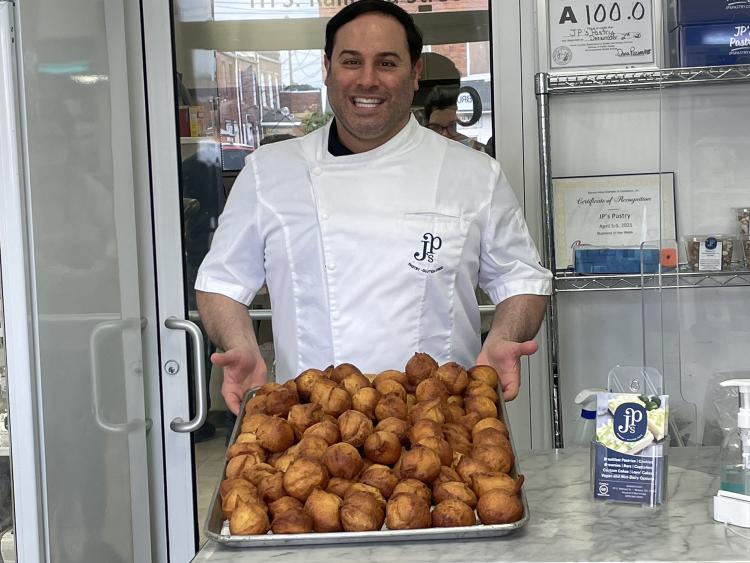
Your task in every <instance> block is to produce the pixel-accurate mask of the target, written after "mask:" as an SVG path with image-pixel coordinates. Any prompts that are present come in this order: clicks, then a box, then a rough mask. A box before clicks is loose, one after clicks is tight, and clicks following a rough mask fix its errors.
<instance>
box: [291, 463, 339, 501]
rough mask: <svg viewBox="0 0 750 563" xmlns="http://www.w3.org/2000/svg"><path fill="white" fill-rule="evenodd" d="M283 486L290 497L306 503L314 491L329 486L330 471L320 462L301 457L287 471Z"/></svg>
mask: <svg viewBox="0 0 750 563" xmlns="http://www.w3.org/2000/svg"><path fill="white" fill-rule="evenodd" d="M283 484H284V489H285V490H286V492H287V493H288V494H289V496H292V497H294V498H296V499H298V500H301V501H303V502H304V501H306V500H307V497H309V496H310V493H312V492H313V490H315V489H325V488H326V487H327V486H328V470H327V469H326V468H325V466H323V464H322V463H320V462H318V461H315V460H312V459H307V458H305V457H301V458H299V459H297V460H296V461H295V462H294V463H292V465H290V466H289V469H287V470H286V473H284V480H283Z"/></svg>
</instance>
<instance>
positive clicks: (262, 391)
mask: <svg viewBox="0 0 750 563" xmlns="http://www.w3.org/2000/svg"><path fill="white" fill-rule="evenodd" d="M278 389H281V384H280V383H275V382H273V381H269V382H268V383H264V384H263V385H261V386H260V387H259V388H258V390H257V391H256V392H255V396H256V397H262V396H263V395H270V394H271V393H273V392H274V391H277V390H278Z"/></svg>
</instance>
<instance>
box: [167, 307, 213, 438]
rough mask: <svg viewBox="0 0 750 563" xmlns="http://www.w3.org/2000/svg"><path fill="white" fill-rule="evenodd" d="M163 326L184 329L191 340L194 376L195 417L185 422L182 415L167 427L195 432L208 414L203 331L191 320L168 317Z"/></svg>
mask: <svg viewBox="0 0 750 563" xmlns="http://www.w3.org/2000/svg"><path fill="white" fill-rule="evenodd" d="M164 326H166V327H167V328H171V329H173V330H184V331H185V332H187V333H188V334H189V335H190V338H191V339H192V341H193V374H194V376H195V384H194V388H195V389H194V391H195V417H194V418H193V419H192V420H188V421H187V422H185V421H184V420H183V419H182V417H179V416H178V417H177V418H175V419H174V420H173V421H172V422H170V423H169V427H170V428H171V429H172V430H174V431H175V432H195V431H196V430H198V428H200V427H201V426H203V423H204V422H205V421H206V415H207V414H208V394H207V392H206V367H205V365H204V364H203V333H202V332H201V329H200V328H198V325H196V324H195V323H193V322H190V321H186V320H185V319H179V318H177V317H169V318H168V319H167V320H165V321H164Z"/></svg>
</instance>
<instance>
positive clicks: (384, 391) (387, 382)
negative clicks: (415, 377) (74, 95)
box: [375, 379, 406, 402]
mask: <svg viewBox="0 0 750 563" xmlns="http://www.w3.org/2000/svg"><path fill="white" fill-rule="evenodd" d="M375 389H377V390H378V391H379V392H380V394H381V395H382V396H383V397H385V396H386V395H396V396H397V397H398V398H399V399H401V400H402V401H404V402H406V389H404V386H403V385H401V384H400V383H399V382H398V381H395V380H394V379H384V380H381V381H379V382H378V383H376V384H375Z"/></svg>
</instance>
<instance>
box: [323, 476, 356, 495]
mask: <svg viewBox="0 0 750 563" xmlns="http://www.w3.org/2000/svg"><path fill="white" fill-rule="evenodd" d="M353 484H354V481H350V480H349V479H344V478H343V477H331V479H330V481H328V487H327V488H326V491H327V492H329V493H333V494H334V495H336V496H337V497H341V498H344V495H346V491H347V490H348V489H349V487H351V486H352V485H353Z"/></svg>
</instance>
